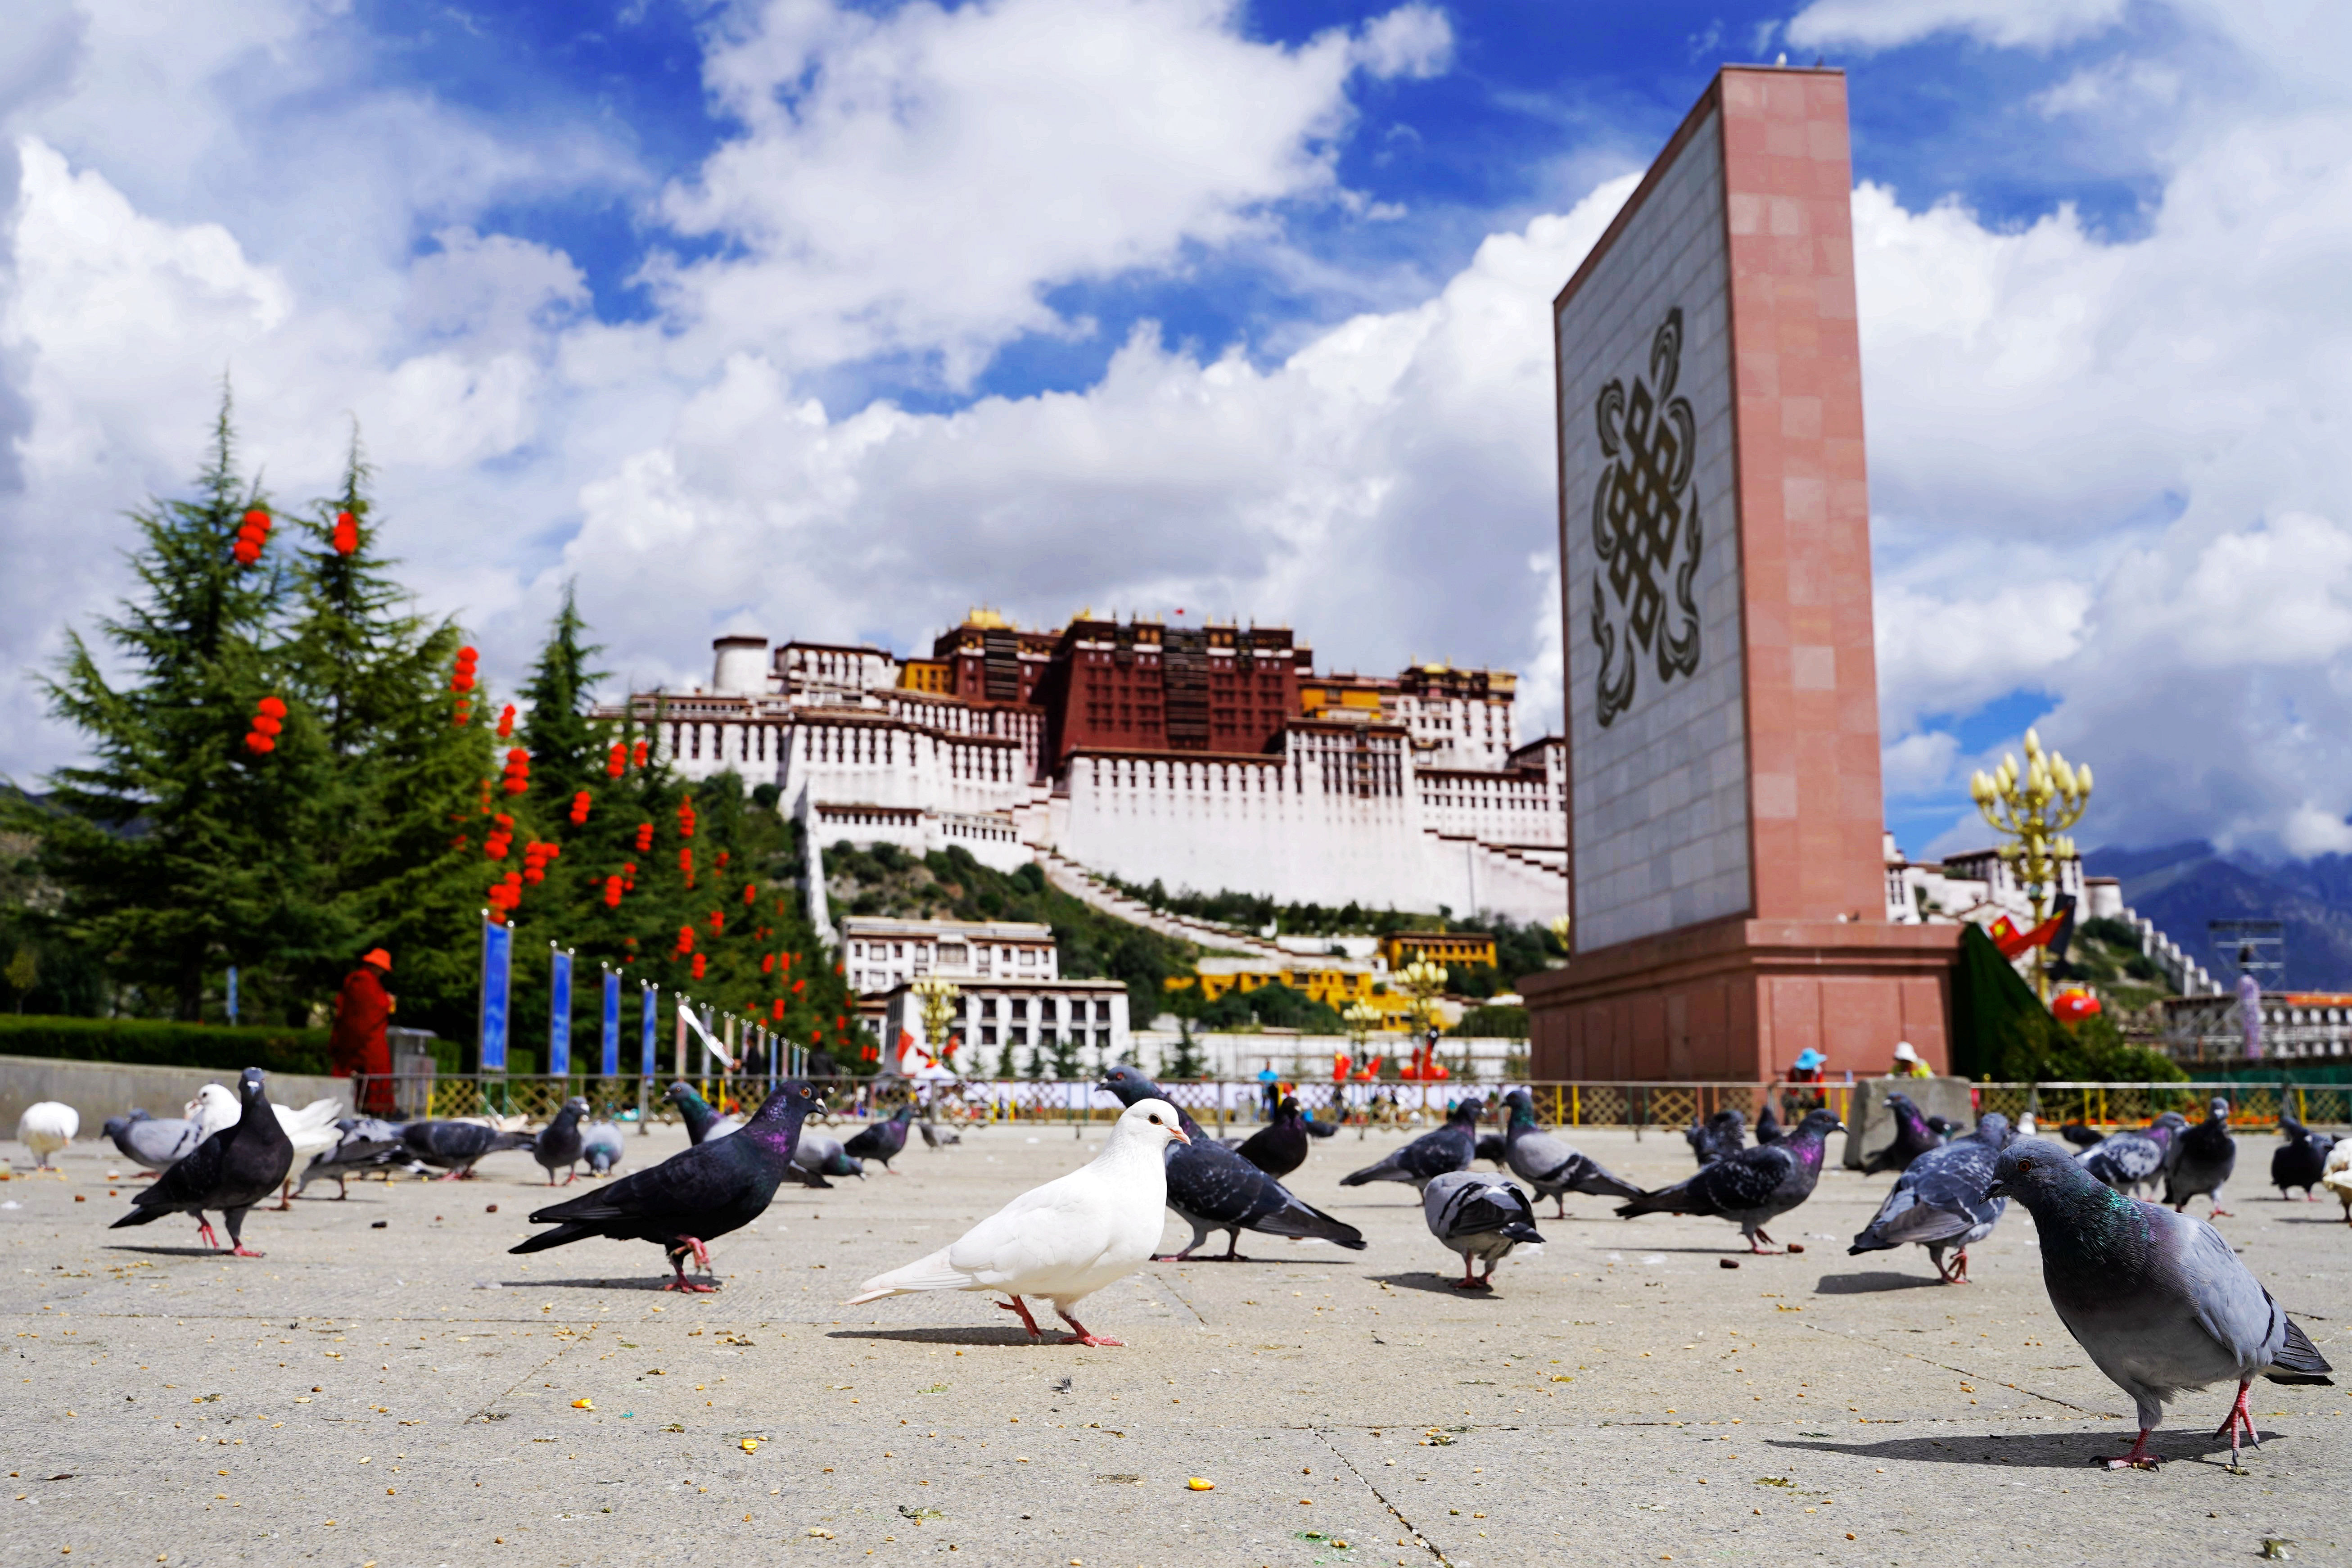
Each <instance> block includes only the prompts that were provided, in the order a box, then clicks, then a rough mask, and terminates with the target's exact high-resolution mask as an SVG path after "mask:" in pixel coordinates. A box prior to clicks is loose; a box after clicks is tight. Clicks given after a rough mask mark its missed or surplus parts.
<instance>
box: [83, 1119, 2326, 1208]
mask: <svg viewBox="0 0 2352 1568" xmlns="http://www.w3.org/2000/svg"><path fill="white" fill-rule="evenodd" d="M113 1125H114V1123H113V1122H111V1121H110V1122H108V1123H107V1126H108V1127H110V1128H111V1127H112V1126H113ZM2279 1136H2280V1137H2282V1138H2284V1139H2285V1140H2286V1142H2284V1143H2282V1144H2280V1145H2279V1146H2278V1147H2277V1148H2276V1149H2275V1150H2273V1151H2272V1152H2271V1185H2273V1186H2274V1187H2276V1188H2277V1189H2278V1190H2279V1201H2280V1202H2281V1203H2284V1202H2285V1201H2286V1190H2287V1189H2288V1188H2289V1187H2301V1188H2302V1189H2303V1201H2304V1202H2305V1203H2307V1204H2310V1203H2317V1202H2318V1201H2319V1200H2318V1198H2317V1197H2315V1196H2314V1195H2313V1193H2312V1189H2313V1188H2314V1187H2316V1186H2317V1185H2319V1179H2320V1177H2322V1176H2323V1175H2325V1174H2326V1173H2327V1152H2328V1151H2329V1150H2331V1149H2333V1148H2335V1147H2336V1140H2335V1139H2333V1138H2330V1137H2329V1136H2328V1135H2327V1134H2326V1133H2325V1132H2314V1131H2311V1129H2309V1128H2308V1127H2305V1125H2304V1124H2303V1123H2302V1122H2300V1121H2296V1120H2295V1119H2294V1117H2292V1116H2289V1115H2287V1114H2286V1113H2285V1112H2284V1111H2281V1112H2280V1113H2279Z"/></svg>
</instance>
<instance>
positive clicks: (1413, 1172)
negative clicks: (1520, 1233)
mask: <svg viewBox="0 0 2352 1568" xmlns="http://www.w3.org/2000/svg"><path fill="white" fill-rule="evenodd" d="M1485 1109H1486V1107H1485V1106H1484V1105H1483V1104H1482V1103H1481V1102H1480V1101H1479V1099H1478V1097H1477V1096H1476V1095H1475V1094H1474V1095H1472V1096H1471V1097H1470V1098H1469V1099H1467V1100H1464V1101H1463V1102H1462V1103H1461V1104H1459V1105H1457V1106H1455V1107H1454V1109H1453V1110H1451V1111H1449V1112H1448V1113H1447V1114H1446V1118H1445V1125H1444V1126H1443V1127H1441V1128H1439V1129H1438V1130H1437V1131H1434V1132H1424V1133H1423V1134H1422V1135H1421V1136H1420V1137H1418V1138H1416V1139H1414V1140H1413V1141H1412V1142H1410V1143H1408V1144H1406V1145H1405V1146H1404V1147H1403V1148H1402V1149H1399V1150H1398V1151H1397V1152H1395V1153H1393V1154H1391V1155H1390V1156H1389V1157H1388V1158H1387V1159H1385V1160H1380V1161H1376V1162H1374V1163H1371V1164H1369V1165H1367V1166H1365V1167H1364V1168H1363V1169H1362V1170H1360V1171H1350V1172H1349V1173H1347V1174H1346V1175H1344V1176H1342V1177H1340V1178H1339V1184H1340V1185H1341V1186H1343V1187H1360V1186H1362V1185H1364V1184H1366V1183H1368V1182H1411V1183H1412V1185H1413V1190H1414V1191H1416V1192H1419V1191H1421V1190H1423V1188H1426V1187H1427V1186H1428V1185H1429V1184H1430V1183H1431V1182H1432V1181H1433V1180H1434V1179H1435V1178H1437V1177H1439V1176H1442V1175H1444V1174H1445V1173H1447V1172H1449V1171H1466V1170H1468V1169H1469V1168H1470V1162H1471V1161H1473V1160H1475V1159H1476V1158H1477V1157H1478V1117H1479V1114H1480V1112H1482V1111H1483V1110H1485Z"/></svg>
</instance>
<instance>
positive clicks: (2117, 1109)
mask: <svg viewBox="0 0 2352 1568" xmlns="http://www.w3.org/2000/svg"><path fill="white" fill-rule="evenodd" d="M674 1081H676V1080H675V1079H671V1078H669V1077H667V1076H657V1077H654V1078H650V1079H648V1078H643V1077H640V1076H638V1075H635V1074H628V1075H625V1076H622V1077H619V1078H556V1077H549V1076H545V1075H541V1076H535V1077H534V1076H524V1075H520V1074H470V1073H469V1074H450V1073H443V1074H438V1075H433V1076H424V1077H396V1078H394V1079H392V1083H393V1094H394V1102H395V1104H397V1105H398V1107H399V1108H400V1110H401V1112H402V1113H403V1114H404V1115H408V1116H436V1117H455V1116H489V1115H499V1116H523V1117H527V1118H529V1119H530V1121H533V1122H542V1121H548V1120H550V1119H551V1118H552V1117H553V1116H554V1115H555V1113H556V1112H557V1111H558V1110H561V1109H562V1105H563V1102H564V1101H565V1100H567V1099H569V1098H570V1097H571V1096H572V1095H575V1094H576V1095H579V1096H581V1097H582V1098H583V1099H584V1100H587V1101H588V1105H589V1109H590V1111H591V1113H592V1114H593V1115H594V1116H596V1117H599V1118H607V1119H614V1120H620V1121H643V1122H646V1123H651V1122H671V1121H677V1119H678V1118H677V1110H675V1108H673V1107H672V1106H671V1105H670V1104H669V1103H668V1102H667V1101H666V1100H663V1098H662V1095H663V1093H664V1091H665V1090H667V1089H668V1087H669V1085H670V1084H671V1083H672V1082H674ZM687 1081H688V1082H689V1083H691V1084H692V1085H693V1086H694V1088H695V1090H696V1092H698V1094H700V1095H701V1096H702V1097H703V1098H704V1099H705V1100H709V1102H710V1103H712V1104H713V1105H718V1106H720V1107H722V1108H724V1109H727V1110H735V1111H738V1112H740V1113H742V1114H746V1115H748V1114H750V1113H751V1111H753V1110H757V1109H758V1108H759V1105H760V1102H761V1100H765V1099H766V1098H767V1094H768V1089H769V1084H768V1082H767V1080H766V1079H764V1078H759V1077H729V1078H720V1077H716V1076H711V1077H705V1078H698V1079H688V1080H687ZM813 1081H814V1083H815V1085H816V1087H817V1089H819V1090H820V1091H821V1092H822V1093H823V1094H824V1099H825V1106H826V1112H825V1116H824V1120H826V1121H855V1120H859V1119H862V1118H866V1117H870V1116H881V1115H887V1114H888V1113H889V1112H890V1111H891V1110H893V1109H894V1108H896V1107H897V1106H898V1104H900V1103H902V1102H903V1101H905V1100H908V1098H909V1097H910V1095H913V1094H915V1092H916V1091H914V1090H913V1089H911V1088H910V1086H908V1084H906V1083H905V1082H904V1081H903V1080H897V1081H893V1082H890V1083H877V1082H876V1081H875V1080H873V1079H814V1080H813ZM1160 1087H1161V1089H1163V1091H1164V1092H1165V1093H1166V1094H1167V1095H1168V1097H1169V1098H1170V1099H1171V1100H1174V1101H1175V1102H1176V1104H1178V1105H1179V1106H1181V1107H1182V1108H1183V1109H1184V1110H1189V1111H1191V1112H1192V1116H1193V1117H1194V1119H1195V1120H1197V1121H1201V1122H1202V1124H1204V1125H1210V1126H1216V1127H1221V1128H1222V1127H1225V1126H1229V1125H1232V1124H1234V1123H1235V1122H1255V1121H1262V1120H1264V1112H1265V1091H1264V1089H1263V1086H1261V1085H1259V1084H1257V1083H1254V1082H1248V1081H1234V1080H1231V1079H1222V1080H1221V1079H1202V1080H1199V1081H1192V1082H1163V1083H1162V1084H1161V1086H1160ZM1503 1087H1504V1086H1501V1085H1496V1084H1483V1083H1468V1082H1458V1081H1451V1080H1448V1081H1443V1082H1438V1083H1427V1084H1423V1083H1350V1084H1345V1085H1340V1084H1331V1083H1299V1084H1295V1085H1290V1086H1286V1089H1287V1092H1290V1093H1293V1094H1296V1095H1297V1098H1298V1103H1299V1107H1300V1109H1301V1110H1305V1111H1306V1112H1307V1114H1308V1115H1310V1116H1315V1117H1318V1118H1320V1119H1323V1120H1325V1121H1346V1122H1349V1123H1350V1124H1352V1125H1363V1126H1381V1125H1409V1124H1413V1123H1418V1122H1425V1121H1431V1120H1433V1119H1436V1118H1441V1117H1443V1116H1444V1114H1445V1113H1446V1111H1447V1110H1449V1109H1450V1108H1451V1107H1452V1106H1453V1105H1454V1103H1455V1102H1457V1101H1459V1100H1462V1099H1463V1098H1464V1097H1465V1096H1466V1095H1471V1094H1475V1095H1478V1096H1479V1097H1481V1098H1482V1099H1484V1100H1486V1102H1487V1111H1488V1115H1489V1116H1490V1117H1491V1116H1492V1115H1493V1114H1494V1112H1495V1110H1496V1101H1497V1100H1498V1099H1499V1097H1500V1095H1501V1093H1502V1089H1503ZM1511 1087H1516V1088H1521V1089H1526V1090H1528V1094H1529V1095H1530V1096H1531V1097H1532V1098H1533V1099H1534V1100H1535V1110H1536V1117H1537V1119H1538V1121H1543V1122H1545V1123H1547V1124H1548V1125H1551V1126H1556V1127H1621V1128H1632V1129H1634V1130H1636V1131H1641V1130H1644V1129H1649V1128H1669V1129H1676V1128H1682V1127H1686V1126H1688V1125H1690V1124H1691V1123H1692V1122H1694V1121H1705V1120H1706V1118H1707V1117H1709V1116H1712V1115H1713V1114H1715V1113H1716V1112H1717V1111H1718V1110H1737V1111H1738V1112H1740V1113H1741V1114H1742V1115H1744V1116H1746V1117H1747V1118H1748V1121H1749V1122H1750V1123H1753V1122H1754V1121H1755V1120H1756V1117H1757V1115H1758V1113H1759V1111H1760V1110H1763V1109H1764V1107H1765V1106H1766V1105H1768V1104H1769V1105H1770V1106H1771V1107H1772V1108H1773V1113H1774V1114H1775V1115H1777V1116H1779V1117H1780V1119H1781V1120H1782V1121H1795V1120H1796V1119H1797V1118H1798V1117H1800V1116H1801V1115H1802V1114H1803V1113H1804V1110H1806V1109H1807V1108H1809V1107H1811V1106H1814V1105H1824V1106H1826V1107H1827V1108H1828V1109H1829V1110H1832V1111H1834V1112H1836V1113H1837V1115H1838V1116H1839V1118H1840V1119H1841V1120H1845V1121H1851V1120H1852V1118H1851V1114H1850V1112H1851V1111H1852V1109H1853V1096H1854V1095H1855V1094H1857V1093H1863V1094H1868V1093H1873V1092H1879V1091H1883V1089H1884V1088H1885V1080H1883V1079H1865V1080H1864V1081H1862V1082H1860V1083H1852V1084H1846V1083H1824V1084H1787V1083H1767V1084H1755V1083H1665V1082H1656V1083H1546V1082H1522V1083H1518V1084H1516V1085H1513V1086H1511ZM353 1089H354V1094H355V1096H356V1095H357V1094H358V1093H360V1092H362V1085H361V1084H358V1083H355V1084H354V1086H353ZM1971 1089H1972V1091H1973V1093H1974V1096H1975V1099H1976V1101H1977V1109H1978V1110H1979V1111H1987V1110H1998V1111H2000V1112H2001V1113H2002V1114H2003V1115H2005V1116H2007V1117H2009V1119H2010V1120H2011V1121H2016V1120H2017V1119H2018V1118H2019V1117H2020V1116H2021V1115H2022V1114H2024V1113H2025V1112H2028V1111H2031V1112H2032V1114H2033V1117H2034V1119H2035V1120H2036V1121H2038V1122H2039V1123H2040V1124H2041V1125H2042V1127H2043V1128H2045V1129H2054V1128H2056V1127H2057V1126H2059V1125H2060V1124H2061V1123H2063V1122H2068V1121H2082V1122H2085V1123H2087V1124H2089V1125H2090V1126H2093V1127H2097V1128H2116V1127H2138V1126H2144V1125H2146V1124H2147V1122H2149V1121H2153V1120H2154V1119H2155V1118H2156V1117H2157V1116H2158V1115H2159V1114H2161V1113H2162V1112H2164V1111H2167V1110H2173V1111H2179V1113H2180V1114H2181V1115H2183V1116H2186V1117H2188V1118H2189V1120H2190V1121H2202V1120H2204V1117H2205V1110H2206V1107H2207V1105H2208V1103H2209V1102H2210V1100H2212V1099H2213V1098H2214V1097H2215V1096H2217V1095H2218V1096H2220V1097H2221V1098H2223V1099H2226V1100H2229V1101H2230V1105H2231V1113H2230V1114H2231V1122H2232V1123H2233V1124H2234V1125H2236V1126H2238V1127H2240V1128H2242V1129H2245V1130H2248V1131H2263V1130H2267V1129H2271V1128H2274V1127H2276V1126H2277V1125H2278V1120H2279V1112H2280V1110H2282V1109H2284V1110H2287V1111H2288V1112H2290V1113H2291V1114H2292V1115H2294V1117H2295V1119H2296V1120H2297V1121H2303V1122H2305V1123H2306V1124H2308V1125H2312V1126H2319V1127H2327V1126H2339V1125H2343V1124H2345V1123H2347V1122H2352V1086H2343V1085H2318V1084H2315V1085H2309V1086H2304V1085H2294V1084H2282V1083H2248V1082H2243V1081H2241V1082H2235V1083H2227V1082H2224V1083H2042V1084H2032V1083H1982V1084H1976V1085H1972V1086H1971ZM920 1099H921V1101H922V1103H923V1105H924V1107H925V1110H926V1113H927V1114H928V1115H929V1116H933V1117H936V1118H938V1119H940V1120H942V1121H954V1122H995V1121H1005V1122H1083V1121H1110V1120H1112V1119H1114V1118H1115V1117H1117V1116H1118V1109H1119V1108H1118V1103H1117V1102H1116V1101H1114V1100H1112V1099H1111V1097H1110V1096H1109V1095H1108V1094H1104V1093H1101V1092H1099V1091H1097V1089H1096V1088H1095V1080H1094V1079H967V1080H963V1081H961V1082H957V1083H950V1084H940V1085H933V1086H928V1087H926V1088H925V1089H922V1090H921V1091H920Z"/></svg>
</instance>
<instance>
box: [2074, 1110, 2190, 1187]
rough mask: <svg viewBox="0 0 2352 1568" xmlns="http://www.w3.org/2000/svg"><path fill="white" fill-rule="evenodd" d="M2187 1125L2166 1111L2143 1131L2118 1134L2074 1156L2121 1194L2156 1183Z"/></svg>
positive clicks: (2084, 1167) (2172, 1113) (2174, 1114)
mask: <svg viewBox="0 0 2352 1568" xmlns="http://www.w3.org/2000/svg"><path fill="white" fill-rule="evenodd" d="M2187 1125H2188V1124H2187V1123H2186V1122H2184V1121H2181V1119H2180V1118H2179V1115H2177V1114H2176V1113H2174V1112H2172V1111H2169V1110H2168V1111H2166V1112H2165V1113H2164V1114H2163V1115H2162V1116H2159V1117H2158V1118H2157V1119H2156V1120H2155V1121H2151V1122H2149V1123H2148V1124H2147V1131H2141V1132H2116V1133H2114V1134H2111V1135H2110V1136H2108V1137H2105V1138H2102V1139H2100V1140H2099V1142H2096V1143H2095V1144H2093V1145H2092V1146H2091V1147H2090V1148H2088V1149H2085V1150H2084V1151H2083V1152H2081V1153H2080V1154H2077V1155H2075V1156H2074V1157H2075V1158H2076V1159H2077V1160H2079V1161H2081V1162H2082V1163H2083V1169H2084V1170H2086V1171H2088V1172H2090V1173H2091V1174H2092V1175H2094V1176H2096V1177H2097V1178H2098V1179H2099V1180H2100V1181H2102V1182H2105V1184H2107V1185H2109V1186H2111V1187H2113V1188H2115V1190H2116V1191H2117V1192H2119V1193H2126V1192H2130V1191H2132V1190H2133V1189H2135V1188H2137V1187H2139V1186H2141V1185H2144V1184H2149V1183H2153V1182H2154V1181H2155V1180H2156V1179H2157V1178H2158V1176H2161V1175H2162V1174H2164V1169H2165V1167H2166V1165H2168V1164H2169V1163H2171V1160H2172V1157H2173V1148H2172V1144H2173V1141H2174V1139H2175V1138H2176V1137H2178V1136H2179V1131H2180V1130H2181V1129H2182V1128H2183V1127H2185V1126H2187Z"/></svg>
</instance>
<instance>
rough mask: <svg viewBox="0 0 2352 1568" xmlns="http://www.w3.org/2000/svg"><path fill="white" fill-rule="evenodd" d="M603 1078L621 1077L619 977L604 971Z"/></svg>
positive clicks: (609, 971)
mask: <svg viewBox="0 0 2352 1568" xmlns="http://www.w3.org/2000/svg"><path fill="white" fill-rule="evenodd" d="M604 1076H605V1077H606V1078H618V1077H620V1076H621V977H620V976H619V975H618V974H615V973H613V971H611V970H609V969H608V970H606V971H604Z"/></svg>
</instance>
